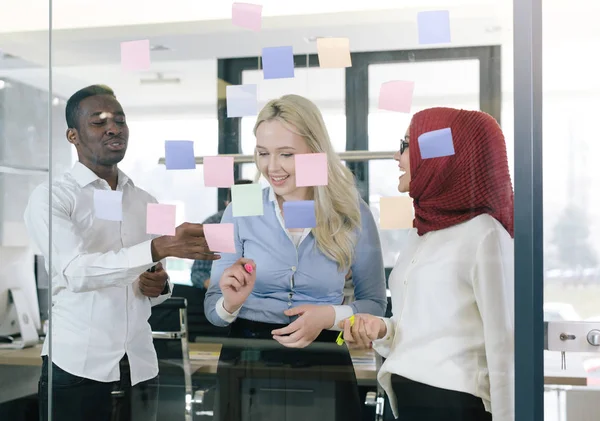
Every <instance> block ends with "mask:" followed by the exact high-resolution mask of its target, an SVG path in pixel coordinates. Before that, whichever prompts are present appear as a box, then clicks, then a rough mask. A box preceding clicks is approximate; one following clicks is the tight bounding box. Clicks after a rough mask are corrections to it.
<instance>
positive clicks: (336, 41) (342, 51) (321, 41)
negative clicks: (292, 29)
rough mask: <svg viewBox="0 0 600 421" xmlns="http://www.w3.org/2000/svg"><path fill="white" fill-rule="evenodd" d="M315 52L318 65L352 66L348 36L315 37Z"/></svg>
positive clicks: (330, 66) (331, 66)
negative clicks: (317, 56) (317, 57)
mask: <svg viewBox="0 0 600 421" xmlns="http://www.w3.org/2000/svg"><path fill="white" fill-rule="evenodd" d="M317 52H318V54H319V66H320V67H323V68H340V67H352V58H351V57H350V40H349V39H348V38H317Z"/></svg>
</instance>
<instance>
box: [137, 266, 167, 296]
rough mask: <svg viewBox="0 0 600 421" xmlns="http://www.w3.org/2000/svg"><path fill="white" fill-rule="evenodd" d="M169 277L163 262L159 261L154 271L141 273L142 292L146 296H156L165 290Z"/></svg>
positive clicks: (140, 284) (140, 285) (140, 286)
mask: <svg viewBox="0 0 600 421" xmlns="http://www.w3.org/2000/svg"><path fill="white" fill-rule="evenodd" d="M167 279H169V276H168V275H167V272H165V270H164V269H163V266H162V263H160V262H158V263H157V264H156V270H155V271H154V272H144V273H142V274H141V275H140V283H139V288H140V292H141V293H142V295H144V296H146V297H150V298H156V297H158V296H159V295H161V294H162V292H163V291H164V289H165V285H167Z"/></svg>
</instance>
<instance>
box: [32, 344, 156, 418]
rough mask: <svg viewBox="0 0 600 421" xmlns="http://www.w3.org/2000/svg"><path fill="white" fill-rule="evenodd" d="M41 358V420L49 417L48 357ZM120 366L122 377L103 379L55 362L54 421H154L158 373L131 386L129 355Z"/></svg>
mask: <svg viewBox="0 0 600 421" xmlns="http://www.w3.org/2000/svg"><path fill="white" fill-rule="evenodd" d="M42 358H43V364H42V375H41V377H40V382H39V385H38V396H39V402H40V421H48V357H45V356H44V357H42ZM120 370H121V379H120V380H119V381H117V382H109V383H103V382H98V381H95V380H90V379H85V378H82V377H77V376H74V375H72V374H70V373H67V372H66V371H64V370H62V369H61V368H60V367H58V366H57V365H56V364H52V421H138V420H139V421H142V420H143V421H154V420H155V419H156V411H157V408H158V377H155V378H153V379H150V380H147V381H145V382H142V383H139V384H136V385H135V386H133V387H132V386H131V379H130V373H129V362H128V361H127V358H126V357H125V358H123V359H122V360H121V363H120Z"/></svg>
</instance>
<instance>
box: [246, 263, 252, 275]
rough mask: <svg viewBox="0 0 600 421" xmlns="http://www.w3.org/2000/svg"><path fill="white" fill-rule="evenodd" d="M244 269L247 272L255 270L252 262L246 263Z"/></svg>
mask: <svg viewBox="0 0 600 421" xmlns="http://www.w3.org/2000/svg"><path fill="white" fill-rule="evenodd" d="M244 269H246V272H248V273H252V272H254V268H253V267H252V265H251V264H250V263H246V264H245V265H244Z"/></svg>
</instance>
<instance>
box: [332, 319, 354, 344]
mask: <svg viewBox="0 0 600 421" xmlns="http://www.w3.org/2000/svg"><path fill="white" fill-rule="evenodd" d="M348 320H350V326H354V314H353V315H352V316H350V318H349V319H348ZM335 343H336V344H338V345H339V346H342V345H344V331H343V330H342V331H341V332H340V334H339V335H338V337H337V339H336V340H335Z"/></svg>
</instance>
